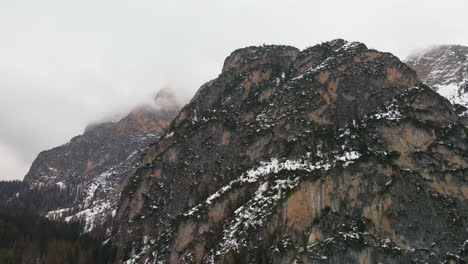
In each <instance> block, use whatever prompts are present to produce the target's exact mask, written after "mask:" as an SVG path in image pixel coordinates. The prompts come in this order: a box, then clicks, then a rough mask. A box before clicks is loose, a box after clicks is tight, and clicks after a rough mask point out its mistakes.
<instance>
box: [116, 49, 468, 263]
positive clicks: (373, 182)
mask: <svg viewBox="0 0 468 264" xmlns="http://www.w3.org/2000/svg"><path fill="white" fill-rule="evenodd" d="M466 125H467V120H466V118H464V117H463V116H460V115H458V114H457V112H456V111H455V109H454V107H453V105H452V104H451V103H450V102H449V101H448V100H446V99H445V98H443V97H441V96H439V95H438V94H437V93H436V92H434V91H433V90H432V89H430V88H429V87H428V86H426V85H424V84H423V83H422V82H421V81H420V80H419V79H418V78H417V76H416V73H415V72H414V71H413V70H412V69H411V68H409V67H408V66H407V65H405V64H404V63H402V62H401V61H400V60H399V59H398V58H396V57H395V56H393V55H392V54H389V53H384V52H379V51H376V50H371V49H368V48H367V47H366V46H365V45H364V44H362V43H356V42H346V41H344V40H334V41H330V42H326V43H322V44H320V45H316V46H313V47H310V48H307V49H305V50H302V51H300V50H298V49H296V48H294V47H289V46H262V47H248V48H244V49H240V50H236V51H234V52H233V53H232V54H231V55H230V56H229V57H228V58H227V59H226V61H225V63H224V67H223V70H222V72H221V74H220V75H219V76H218V78H216V79H214V80H212V81H210V82H208V83H206V84H205V85H203V86H202V87H201V88H200V89H199V91H198V92H197V94H196V95H195V97H194V98H193V99H192V101H191V102H190V103H189V104H188V105H186V106H185V107H184V108H183V109H182V111H181V112H180V113H179V114H178V116H177V117H176V118H175V120H174V121H173V122H172V123H171V125H170V128H169V130H168V131H167V133H166V134H165V135H164V136H163V137H162V138H161V139H160V140H159V141H158V142H157V143H155V144H153V145H151V146H150V147H149V149H148V151H147V153H146V155H145V157H144V161H143V165H142V166H141V167H140V168H139V169H138V170H137V171H136V173H135V174H134V175H133V176H132V177H131V178H130V179H129V181H128V184H127V185H126V187H125V188H124V190H123V191H122V194H121V198H120V202H119V208H118V210H117V213H116V217H115V224H114V230H113V234H112V238H111V239H112V240H111V241H112V242H113V244H114V245H115V246H117V248H118V256H117V257H118V259H120V260H122V261H128V262H127V263H159V262H163V263H165V262H169V263H410V262H413V263H427V262H428V263H439V262H444V261H447V262H449V261H452V262H454V263H457V262H458V263H462V262H463V261H466V257H467V250H468V242H466V239H467V238H468V232H467V227H468V226H467V223H466V221H465V219H466V218H467V216H468V212H467V209H468V204H467V198H468V184H467V177H466V176H467V172H468V157H467V149H468V142H467V137H466V135H467V132H468V131H467V128H466Z"/></svg>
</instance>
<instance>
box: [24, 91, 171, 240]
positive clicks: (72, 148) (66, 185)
mask: <svg viewBox="0 0 468 264" xmlns="http://www.w3.org/2000/svg"><path fill="white" fill-rule="evenodd" d="M179 108H180V106H179V104H178V103H177V101H176V99H175V97H174V95H173V94H172V93H171V92H170V91H165V90H163V91H161V92H160V93H159V94H158V95H157V96H156V98H155V106H141V107H138V108H136V109H134V110H133V111H132V112H131V113H129V114H128V115H127V116H126V117H124V118H122V119H121V120H120V121H115V122H106V123H98V124H93V125H90V126H88V127H87V128H86V130H85V132H84V134H83V135H80V136H77V137H74V138H73V139H72V140H70V142H68V143H66V144H64V145H62V146H59V147H57V148H54V149H51V150H47V151H44V152H41V153H40V154H39V155H38V157H37V158H36V160H35V161H34V162H33V164H32V166H31V169H30V170H29V172H28V174H27V175H26V176H25V178H24V183H25V184H27V185H28V186H29V187H30V188H31V189H33V190H42V193H44V192H47V190H50V189H51V188H52V189H59V191H60V192H62V193H66V194H67V195H68V202H67V203H66V204H63V203H62V206H60V207H57V206H55V207H54V206H52V209H51V206H47V205H49V204H53V203H55V201H54V200H53V199H51V200H48V201H45V202H46V206H44V207H43V208H39V209H40V211H39V212H38V213H42V214H46V215H47V217H48V218H50V219H57V220H59V219H61V220H66V221H81V222H83V223H84V225H85V232H90V231H92V230H93V229H94V228H95V227H96V226H100V225H102V224H103V223H105V222H108V223H110V222H111V219H112V214H113V211H114V210H115V208H116V202H117V201H118V198H119V194H120V188H121V186H122V184H123V183H124V181H125V180H126V179H127V178H128V176H129V175H131V174H132V172H133V171H134V169H135V168H137V167H138V166H139V165H140V162H141V156H142V154H143V153H144V152H145V151H146V149H147V148H148V146H149V145H150V144H152V143H154V142H155V141H157V140H158V139H159V137H160V135H162V134H163V133H164V132H165V131H166V129H167V128H168V127H169V124H170V122H171V120H172V119H173V118H174V117H175V115H176V114H177V112H178V110H179ZM19 195H22V194H19ZM48 197H49V196H48Z"/></svg>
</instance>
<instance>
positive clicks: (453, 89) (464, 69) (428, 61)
mask: <svg viewBox="0 0 468 264" xmlns="http://www.w3.org/2000/svg"><path fill="white" fill-rule="evenodd" d="M406 63H407V64H408V65H409V66H411V67H412V68H413V69H414V70H416V72H417V73H418V76H419V77H420V78H421V80H422V81H423V82H424V83H426V84H427V85H429V86H430V87H432V88H433V89H434V90H436V91H437V92H438V93H440V94H441V95H442V96H444V97H446V98H447V99H449V100H450V102H452V103H453V104H458V105H460V106H462V107H461V108H459V109H458V110H459V112H460V113H461V114H463V115H465V116H468V109H466V108H468V47H465V46H461V45H441V46H435V47H432V48H430V49H428V50H426V51H424V52H420V53H418V54H413V55H411V56H409V58H408V59H407V61H406Z"/></svg>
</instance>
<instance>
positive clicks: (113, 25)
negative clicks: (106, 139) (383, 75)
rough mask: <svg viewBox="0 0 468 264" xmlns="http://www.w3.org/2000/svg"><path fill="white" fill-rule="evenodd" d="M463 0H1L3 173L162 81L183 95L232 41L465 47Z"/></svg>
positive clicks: (13, 173)
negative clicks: (333, 41)
mask: <svg viewBox="0 0 468 264" xmlns="http://www.w3.org/2000/svg"><path fill="white" fill-rule="evenodd" d="M467 3H468V1H467V0H445V1H439V0H425V1H423V0H418V1H415V0H411V1H410V0H404V1H403V0H401V1H400V0H396V1H395V0H386V1H376V0H366V1H356V0H354V1H352V0H343V1H337V0H325V1H317V0H314V1H312V0H307V1H295V0H288V1H285V0H282V1H276V0H265V1H256V0H235V1H233V0H230V1H224V0H210V1H208V0H197V1H178V0H171V1H158V0H128V1H123V0H108V1H107V0H76V1H71V0H56V1H50V0H42V1H37V0H14V1H8V0H2V1H0V100H1V102H0V124H1V129H0V179H22V178H23V176H24V175H25V173H26V172H27V170H28V169H29V166H30V164H31V162H32V161H33V160H34V158H35V157H36V155H37V154H38V152H39V151H41V150H45V149H49V148H52V147H54V146H58V145H61V144H63V143H66V142H67V141H68V140H69V139H70V138H72V137H73V136H76V135H78V134H81V133H82V132H83V129H84V128H85V126H86V125H87V124H88V123H90V122H93V121H96V120H100V119H102V118H103V117H105V116H109V115H111V114H113V113H116V112H120V113H123V112H126V111H129V109H130V108H131V107H133V106H135V105H137V104H140V103H142V102H145V101H146V102H148V101H150V100H151V98H152V96H153V95H154V94H155V93H156V91H157V90H159V89H160V88H162V87H166V86H169V87H172V88H174V89H176V91H177V92H178V94H179V95H180V96H182V97H185V98H186V99H187V98H189V97H190V96H192V95H193V94H194V92H195V91H196V89H197V88H198V87H199V86H200V85H201V84H202V83H204V82H205V81H208V80H210V79H212V78H214V77H216V76H217V75H218V74H219V72H220V70H221V66H222V63H223V61H224V58H225V57H226V56H227V55H229V53H230V52H231V51H232V50H234V49H236V48H240V47H244V46H249V45H261V44H289V45H293V46H296V47H298V48H301V49H302V48H305V47H307V46H311V45H314V44H317V43H320V42H322V41H327V40H331V39H334V38H345V39H348V40H357V41H362V42H364V43H366V44H367V45H368V46H369V47H372V48H376V49H379V50H383V51H390V52H393V53H394V54H396V55H398V56H400V58H404V57H405V56H407V55H408V53H410V52H411V51H413V50H416V49H419V48H423V47H427V46H429V45H434V44H451V43H456V44H463V45H468V31H467V29H466V28H467V26H468V16H467V15H466V11H467V10H468V4H467Z"/></svg>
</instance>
